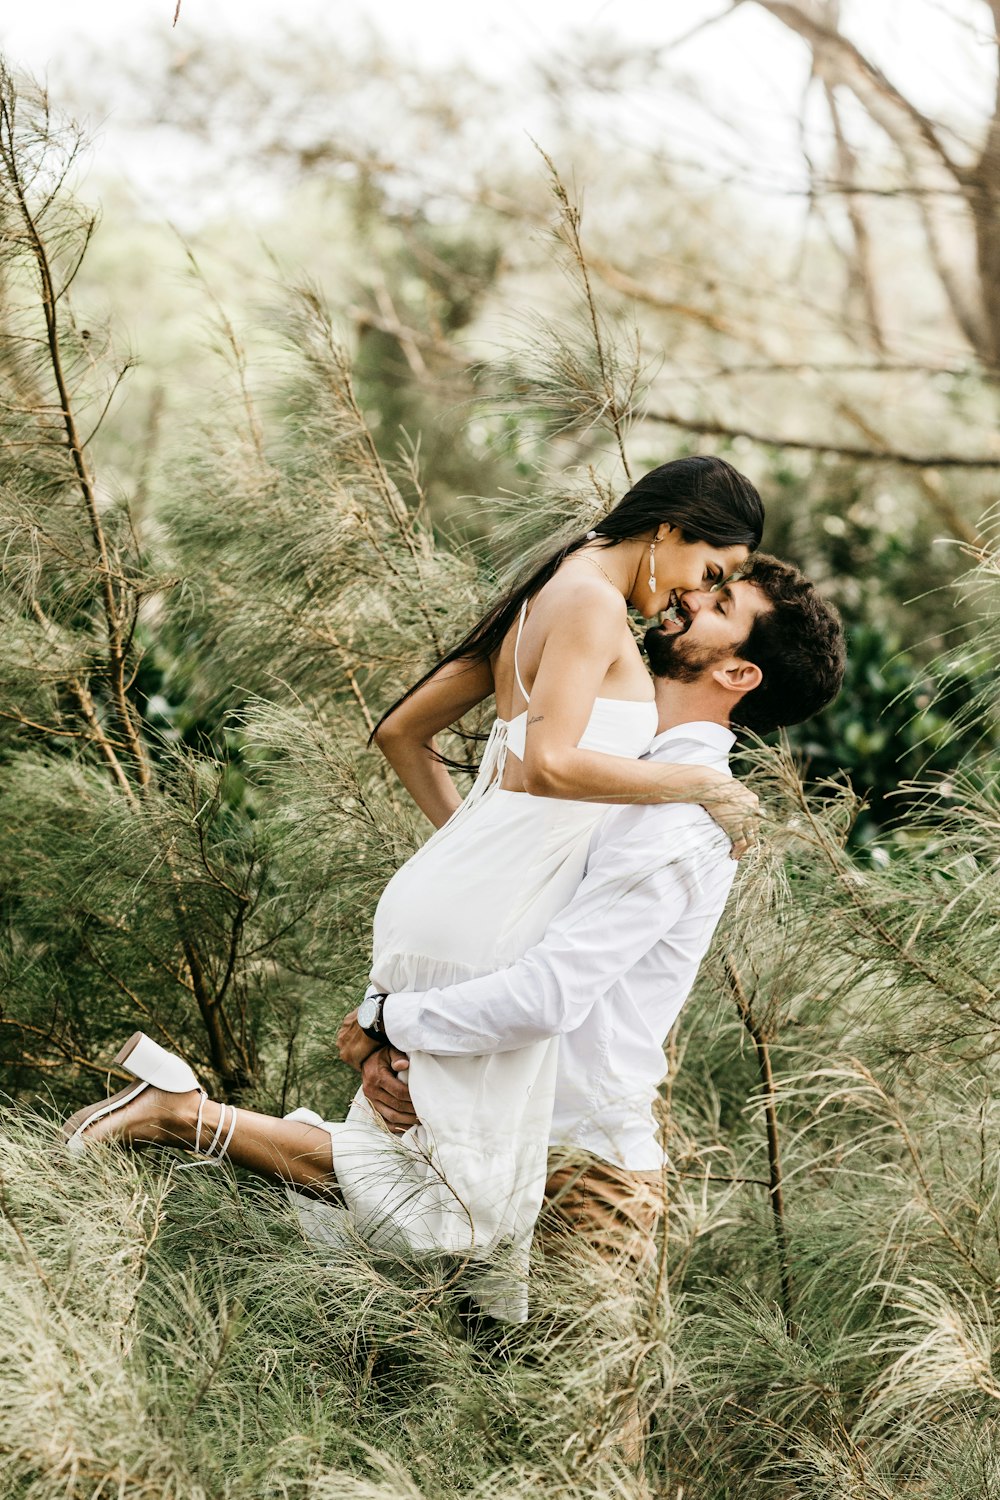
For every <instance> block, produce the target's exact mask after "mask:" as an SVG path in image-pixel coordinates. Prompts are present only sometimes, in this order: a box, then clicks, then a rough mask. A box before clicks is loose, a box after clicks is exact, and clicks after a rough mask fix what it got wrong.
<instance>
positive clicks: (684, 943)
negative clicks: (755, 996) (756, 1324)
mask: <svg viewBox="0 0 1000 1500" xmlns="http://www.w3.org/2000/svg"><path fill="white" fill-rule="evenodd" d="M734 738H735V736H734V735H733V734H731V733H730V731H729V730H728V729H724V728H723V727H722V725H720V724H712V723H707V722H701V721H699V722H697V723H690V724H682V725H678V726H677V727H676V728H674V729H668V730H667V731H666V732H665V733H664V734H661V735H658V736H657V737H656V739H655V740H654V741H653V743H652V745H651V746H650V748H649V750H648V752H647V756H646V757H645V758H649V759H655V760H662V761H670V762H675V763H678V764H685V765H703V766H710V767H711V768H712V769H713V770H717V771H723V772H725V773H726V774H727V775H728V774H730V772H729V764H728V759H727V756H728V753H729V751H730V749H731V748H732V745H733V741H734ZM729 849H730V840H729V839H728V838H727V837H726V835H725V834H724V833H723V832H722V830H721V829H720V827H719V825H718V824H717V823H716V822H715V821H714V820H713V819H712V818H711V817H709V815H708V813H706V812H705V810H704V808H701V807H697V806H694V805H691V804H687V803H683V804H682V803H657V804H651V805H649V806H639V805H635V804H633V805H631V806H627V807H619V808H614V809H613V810H612V811H610V812H608V813H607V814H606V815H605V816H604V817H603V818H602V819H601V821H600V823H599V824H598V825H597V828H596V830H595V832H594V835H593V838H592V840H591V844H590V850H589V853H588V856H587V865H586V870H585V873H584V876H583V879H582V881H581V883H580V885H579V887H578V889H577V891H576V894H575V895H574V897H573V899H572V900H571V901H570V903H569V905H568V906H566V907H564V908H563V910H562V911H561V912H560V913H559V915H558V916H557V917H556V918H555V919H554V920H553V921H552V922H551V923H550V924H549V926H548V928H547V929H546V932H545V935H544V937H543V938H542V940H541V942H539V943H537V944H536V945H535V947H533V948H531V949H529V950H528V952H527V953H526V954H525V955H524V956H523V958H521V959H519V960H518V962H517V963H515V964H512V965H511V966H510V967H509V968H507V969H502V970H500V971H498V972H497V973H495V974H487V975H485V976H484V977H482V978H480V979H470V980H466V981H465V982H464V983H462V984H455V985H449V986H447V987H444V988H440V989H432V990H427V991H424V992H423V993H416V992H410V993H406V994H396V995H390V996H389V997H388V998H387V999H386V1001H385V1006H384V1009H383V1015H382V1024H383V1026H384V1029H385V1032H386V1034H387V1035H388V1036H389V1037H390V1038H391V1040H392V1042H393V1044H394V1045H395V1046H397V1047H398V1048H400V1050H401V1051H404V1052H432V1053H439V1054H444V1055H449V1056H454V1055H460V1054H464V1053H473V1054H475V1053H482V1052H498V1051H510V1050H513V1049H514V1048H516V1047H523V1046H526V1045H528V1044H529V1043H531V1042H536V1041H538V1040H540V1039H541V1038H543V1037H549V1036H556V1035H558V1036H560V1038H561V1040H560V1043H559V1066H558V1074H557V1080H556V1098H555V1110H554V1114H553V1122H552V1137H551V1143H552V1145H553V1146H561V1145H564V1146H574V1147H578V1148H581V1149H583V1150H586V1151H590V1152H592V1153H593V1154H594V1155H595V1156H599V1157H601V1158H603V1159H604V1160H606V1161H610V1162H614V1163H616V1164H617V1165H618V1166H622V1167H625V1168H627V1169H629V1170H632V1171H648V1170H654V1169H655V1168H657V1167H658V1166H660V1165H662V1162H663V1152H662V1150H661V1148H660V1146H659V1143H658V1138H657V1128H656V1122H655V1120H654V1117H653V1104H654V1101H655V1099H656V1094H657V1089H658V1087H659V1084H660V1082H661V1081H662V1079H663V1075H664V1058H663V1046H664V1042H665V1041H666V1038H667V1033H668V1032H669V1030H670V1028H671V1027H672V1026H673V1024H674V1022H675V1021H676V1019H677V1016H678V1014H679V1012H680V1009H681V1007H682V1005H683V1004H684V1001H685V1000H686V999H687V997H688V995H689V993H690V991H691V987H692V985H693V984H694V980H695V976H696V974H697V972H698V966H699V964H700V963H701V960H702V958H703V957H704V955H705V952H706V950H707V948H708V945H709V943H710V942H711V939H712V934H713V933H714V931H715V928H716V925H717V923H718V920H719V918H720V916H721V915H722V910H723V907H724V906H725V904H726V898H727V896H728V895H729V890H730V887H731V885H732V882H733V876H734V874H735V872H736V863H735V861H734V860H732V859H731V858H730V857H729Z"/></svg>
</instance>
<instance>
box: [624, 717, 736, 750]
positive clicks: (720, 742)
mask: <svg viewBox="0 0 1000 1500" xmlns="http://www.w3.org/2000/svg"><path fill="white" fill-rule="evenodd" d="M672 740H700V741H701V742H702V743H703V744H704V745H707V746H708V747H709V748H710V749H712V750H715V751H717V752H718V753H719V754H720V755H728V754H729V752H730V750H731V749H732V748H733V746H734V745H735V743H736V736H735V734H734V733H733V731H732V730H731V729H727V728H726V727H725V725H723V724H714V723H712V721H711V720H710V719H692V720H691V722H690V723H688V724H675V725H674V727H673V728H672V729H665V730H664V731H663V733H662V734H658V735H657V736H656V738H655V740H653V742H652V744H651V745H650V747H649V749H648V750H647V751H646V754H647V755H655V754H656V752H657V750H659V749H660V748H661V746H663V745H669V744H670V742H671V741H672Z"/></svg>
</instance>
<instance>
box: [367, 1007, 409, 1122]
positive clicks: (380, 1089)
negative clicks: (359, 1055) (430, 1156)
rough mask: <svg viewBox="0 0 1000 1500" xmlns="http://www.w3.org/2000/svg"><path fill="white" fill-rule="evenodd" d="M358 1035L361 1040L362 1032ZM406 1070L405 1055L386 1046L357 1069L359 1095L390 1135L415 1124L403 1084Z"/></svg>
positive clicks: (390, 1046) (407, 1065) (405, 1085)
mask: <svg viewBox="0 0 1000 1500" xmlns="http://www.w3.org/2000/svg"><path fill="white" fill-rule="evenodd" d="M361 1034H362V1036H364V1032H362V1033H361ZM365 1040H366V1041H367V1040H368V1038H367V1037H365ZM409 1066H410V1059H409V1058H408V1057H407V1055H406V1053H405V1052H400V1051H399V1049H398V1048H396V1047H393V1046H392V1045H391V1044H390V1045H389V1046H388V1047H380V1048H379V1049H378V1051H377V1052H373V1053H371V1054H370V1055H369V1056H368V1057H367V1058H366V1059H365V1061H364V1063H363V1064H362V1067H361V1092H362V1093H363V1094H364V1096H365V1098H366V1099H367V1100H368V1103H369V1104H370V1105H371V1107H372V1109H374V1110H375V1111H376V1112H377V1113H378V1114H380V1115H381V1116H382V1119H383V1120H384V1121H385V1123H386V1124H387V1125H388V1127H389V1129H390V1130H391V1131H392V1133H393V1135H402V1134H403V1132H404V1130H409V1128H410V1126H411V1125H416V1123H417V1117H416V1115H415V1114H414V1113H413V1105H412V1104H411V1103H410V1090H409V1088H408V1087H407V1084H406V1070H407V1068H408V1067H409Z"/></svg>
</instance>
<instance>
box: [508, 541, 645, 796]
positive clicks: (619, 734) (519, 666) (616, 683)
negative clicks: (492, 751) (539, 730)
mask: <svg viewBox="0 0 1000 1500" xmlns="http://www.w3.org/2000/svg"><path fill="white" fill-rule="evenodd" d="M592 567H593V564H592V563H591V561H590V560H589V559H587V558H585V557H571V558H567V559H566V561H565V562H563V564H562V565H561V567H560V568H559V570H558V571H557V573H556V574H555V576H554V577H553V578H551V579H550V580H549V582H548V583H546V584H545V585H544V586H543V587H542V588H541V589H540V590H539V592H538V594H537V595H536V596H535V597H534V598H533V599H531V600H530V601H529V600H526V601H525V603H524V605H523V606H522V608H521V612H520V614H519V616H518V619H517V621H516V623H515V624H514V625H512V626H511V628H510V629H509V630H508V632H507V635H506V637H505V639H504V642H503V645H502V646H501V648H500V650H499V652H498V653H497V655H496V656H495V657H494V659H493V662H492V664H491V665H492V668H493V679H494V683H495V691H496V705H497V718H498V720H500V721H501V722H505V723H506V724H507V749H508V750H509V751H510V755H509V756H508V757H507V758H506V763H505V766H504V768H503V772H502V786H503V789H504V790H505V791H511V792H523V791H524V790H525V784H524V771H523V761H524V754H525V744H526V737H527V726H528V719H529V717H530V715H529V711H528V703H529V699H530V695H531V689H532V684H533V682H534V679H535V674H536V672H537V670H538V667H539V663H540V661H541V658H542V653H543V651H544V649H545V643H546V640H547V638H548V634H549V630H550V628H551V626H552V625H553V623H554V622H555V621H556V619H557V618H558V616H559V615H560V614H561V613H563V612H565V611H566V610H567V609H568V608H569V607H570V605H571V604H572V606H573V607H574V608H579V606H580V604H581V600H583V601H585V602H586V603H587V605H588V607H589V608H590V609H592V610H593V611H600V612H601V613H602V614H604V615H607V616H610V617H611V618H612V619H616V620H617V621H618V622H620V632H619V636H618V654H617V655H616V656H615V657H614V659H613V660H612V661H611V662H610V664H609V666H608V669H607V671H606V673H605V675H604V679H603V681H602V682H601V684H600V687H599V691H598V694H597V696H596V697H595V698H594V700H593V706H592V709H591V712H590V716H589V718H588V719H587V721H586V724H585V725H583V726H582V733H581V734H580V737H579V739H578V740H577V743H578V745H579V747H580V748H581V749H586V750H598V751H601V752H602V753H604V754H606V755H623V756H628V757H632V756H635V755H637V754H639V753H640V750H636V749H635V748H634V747H635V745H636V744H638V745H639V746H640V747H641V748H645V746H646V745H647V744H648V743H649V740H650V739H651V738H652V734H653V733H654V732H655V726H656V713H655V708H654V706H653V689H652V684H651V682H650V679H649V673H648V672H647V670H646V668H645V666H644V664H643V661H642V657H641V656H640V654H639V650H638V647H637V646H636V643H635V640H634V638H633V636H632V632H631V630H630V629H629V625H628V614H627V610H626V607H625V601H624V599H623V598H622V596H621V594H620V593H619V592H618V590H617V589H615V588H614V586H613V585H612V584H610V583H603V582H602V580H601V579H600V578H599V577H597V576H596V575H595V576H591V574H590V573H589V572H588V570H589V569H590V568H592ZM650 723H652V725H653V729H652V731H650V732H648V733H647V732H646V730H647V727H648V725H649V724H650Z"/></svg>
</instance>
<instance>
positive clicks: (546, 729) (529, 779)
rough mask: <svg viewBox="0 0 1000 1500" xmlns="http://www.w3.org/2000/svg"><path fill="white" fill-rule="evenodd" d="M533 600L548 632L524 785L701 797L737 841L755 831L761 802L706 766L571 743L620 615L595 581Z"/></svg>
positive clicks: (614, 652) (612, 654)
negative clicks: (554, 600) (556, 597)
mask: <svg viewBox="0 0 1000 1500" xmlns="http://www.w3.org/2000/svg"><path fill="white" fill-rule="evenodd" d="M536 607H544V608H545V616H544V617H543V618H542V620H541V621H540V622H539V623H541V624H542V626H543V627H544V628H545V632H546V633H545V644H544V646H543V648H542V655H541V659H540V661H539V665H538V670H537V672H536V673H535V680H534V682H533V684H532V687H531V703H530V706H529V708H528V732H527V740H526V745H525V754H524V768H523V775H524V786H525V790H526V791H529V792H533V793H535V795H537V796H543V797H567V798H573V799H580V800H587V799H593V800H594V801H597V802H696V803H700V804H701V805H702V806H703V807H705V808H706V809H707V810H708V811H709V812H710V813H711V814H712V816H713V817H714V818H715V819H716V821H717V822H718V823H719V824H720V825H721V826H722V827H723V828H724V829H725V831H726V833H727V834H728V835H729V837H730V838H731V839H732V840H733V841H734V845H737V846H738V845H740V843H741V840H742V838H743V836H744V834H745V833H749V832H752V831H753V826H754V824H755V822H756V819H757V816H758V806H759V804H758V799H757V797H756V795H755V793H753V792H751V791H750V790H749V789H748V788H747V787H745V786H744V785H743V784H742V782H739V781H734V780H733V778H732V777H731V776H727V775H724V774H723V773H722V772H720V771H715V770H712V769H711V768H709V767H707V766H679V765H666V764H664V763H663V762H660V761H650V760H647V761H640V760H629V759H628V758H626V757H625V756H618V755H605V754H603V753H602V752H600V751H595V750H580V749H578V748H577V744H578V742H579V740H580V738H581V736H582V734H583V732H584V730H585V728H586V726H587V720H588V719H589V717H590V712H591V709H592V708H593V704H594V699H595V698H596V697H597V695H598V693H599V692H600V689H601V686H602V684H603V682H604V678H605V676H606V674H607V671H608V668H609V667H610V665H611V663H612V662H613V661H614V660H615V659H616V657H617V656H618V654H619V652H620V649H621V640H622V625H623V615H622V611H621V610H619V609H617V608H616V606H615V605H614V602H613V601H612V600H610V599H609V592H608V591H607V590H605V589H603V588H601V587H600V585H596V586H594V587H593V588H591V587H584V588H580V587H577V588H576V589H575V590H574V593H573V595H572V597H570V598H569V599H566V598H565V596H564V597H563V599H562V600H561V601H560V603H559V607H558V608H553V607H551V605H550V603H549V601H548V600H546V601H545V605H544V606H536ZM734 852H737V850H736V849H734ZM740 852H742V851H740Z"/></svg>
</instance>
